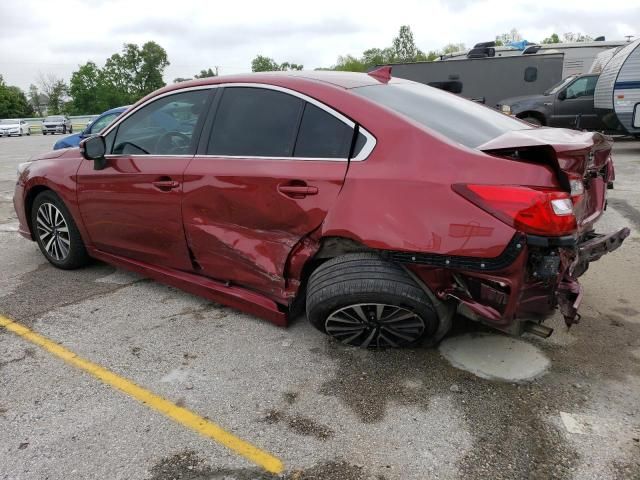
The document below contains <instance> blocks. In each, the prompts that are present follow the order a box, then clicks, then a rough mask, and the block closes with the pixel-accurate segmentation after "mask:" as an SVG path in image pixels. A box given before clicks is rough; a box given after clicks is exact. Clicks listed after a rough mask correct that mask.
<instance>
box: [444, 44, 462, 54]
mask: <svg viewBox="0 0 640 480" xmlns="http://www.w3.org/2000/svg"><path fill="white" fill-rule="evenodd" d="M464 49H465V46H464V43H448V44H447V45H445V46H444V47H442V54H443V55H447V54H449V53H456V52H462V51H464Z"/></svg>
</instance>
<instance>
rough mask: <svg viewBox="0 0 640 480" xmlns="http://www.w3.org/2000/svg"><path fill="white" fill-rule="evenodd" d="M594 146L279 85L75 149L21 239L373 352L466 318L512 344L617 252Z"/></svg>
mask: <svg viewBox="0 0 640 480" xmlns="http://www.w3.org/2000/svg"><path fill="white" fill-rule="evenodd" d="M612 180H613V163H612V159H611V142H610V140H608V139H607V138H606V137H604V136H602V135H601V134H598V133H595V134H594V133H585V132H576V131H570V130H563V129H552V128H535V127H532V126H531V125H530V124H528V123H526V122H522V121H520V120H518V119H515V118H511V117H508V116H506V115H503V114H501V113H499V112H497V111H495V110H494V109H490V108H487V107H485V106H483V105H479V104H477V103H474V102H471V101H468V100H465V99H463V98H460V97H457V96H455V95H452V94H450V93H447V92H444V91H442V90H438V89H435V88H432V87H428V86H426V85H423V84H419V83H415V82H411V81H408V80H399V79H394V78H390V71H389V69H381V70H378V71H374V72H371V73H370V74H364V73H362V74H360V73H345V72H322V71H318V72H282V73H270V74H249V75H239V76H233V77H213V78H207V79H201V80H196V81H191V82H185V83H180V84H175V85H171V86H168V87H165V88H163V89H161V90H159V91H157V92H155V93H153V94H151V95H149V96H147V97H146V98H144V99H143V100H141V101H140V102H138V103H137V104H136V105H135V106H133V107H132V108H131V109H129V110H128V111H127V112H126V113H125V114H123V115H121V116H120V117H119V118H118V119H117V120H116V121H115V122H113V123H112V124H111V125H110V126H109V127H107V128H106V129H105V130H104V131H103V132H101V133H100V134H99V135H96V136H92V137H89V138H86V139H84V140H82V141H81V142H80V148H79V149H77V150H76V149H67V150H58V151H55V152H51V153H46V154H43V155H40V156H39V157H37V158H36V159H35V160H33V161H30V162H27V163H24V164H21V165H20V167H19V179H18V182H17V185H16V189H15V195H14V203H15V208H16V212H17V215H18V219H19V231H20V233H21V234H22V235H23V236H25V237H26V238H28V239H31V240H35V241H37V243H38V245H39V247H40V249H41V251H42V253H43V255H44V256H45V257H46V258H47V260H48V261H49V262H51V263H52V264H53V265H54V266H56V267H59V268H62V269H73V268H78V267H81V266H83V265H85V264H86V263H87V262H88V261H89V259H90V258H91V257H93V258H97V259H100V260H103V261H106V262H108V263H111V264H113V265H117V266H121V267H124V268H127V269H131V270H134V271H137V272H140V273H142V274H144V275H147V276H149V277H151V278H154V279H157V280H160V281H163V282H166V283H168V284H170V285H173V286H175V287H179V288H183V289H184V290H187V291H189V292H192V293H195V294H199V295H202V296H204V297H207V298H209V299H211V300H213V301H216V302H221V303H225V304H227V305H229V306H232V307H235V308H238V309H240V310H243V311H245V312H248V313H251V314H256V315H259V316H262V317H264V318H266V319H268V320H270V321H272V322H274V323H276V324H278V325H282V326H284V325H286V324H287V320H288V318H290V317H291V316H292V315H294V314H295V312H297V311H299V310H298V309H299V308H301V305H305V304H306V313H307V317H308V319H309V320H310V322H311V323H312V324H313V325H314V326H315V327H316V328H318V329H319V330H321V331H323V332H325V333H327V334H329V335H331V336H333V337H335V338H336V339H338V340H340V341H341V342H343V343H345V344H350V345H359V346H362V347H387V346H391V347H395V346H405V345H413V344H415V343H416V342H419V341H421V340H422V339H428V340H429V341H430V342H435V341H437V340H439V339H440V338H442V336H443V335H444V334H445V333H446V332H447V331H448V330H449V328H450V326H451V322H452V317H453V314H454V312H455V311H456V310H460V311H461V312H463V313H465V314H466V315H468V316H469V317H471V318H473V319H475V320H478V321H481V322H483V323H486V324H487V325H490V326H492V327H494V328H497V329H500V330H502V331H505V332H509V333H511V334H520V333H522V332H523V331H530V332H532V333H537V334H539V335H543V336H546V335H548V334H550V332H551V329H550V328H548V327H547V326H544V325H543V324H542V323H541V322H542V320H543V319H544V318H545V317H546V316H548V315H549V314H551V313H552V312H553V311H554V309H555V308H556V307H557V306H559V308H560V311H561V312H562V314H563V315H564V318H565V321H566V322H567V323H568V324H572V323H575V322H577V321H578V319H579V315H578V313H577V309H578V306H579V304H580V301H581V299H582V287H581V286H580V285H579V283H578V277H579V276H580V275H582V274H583V273H584V272H585V271H586V270H587V268H588V266H589V263H590V262H591V261H594V260H597V259H599V258H600V257H601V256H602V255H604V254H606V253H607V252H609V251H612V250H614V249H616V248H617V247H619V246H620V245H621V243H622V242H623V240H624V239H625V238H626V237H627V236H628V235H629V229H628V228H623V229H620V230H618V231H616V232H613V233H607V234H598V233H595V231H594V224H595V223H596V221H597V220H598V218H599V217H600V216H601V215H602V213H603V210H604V205H605V192H606V184H607V182H608V181H612Z"/></svg>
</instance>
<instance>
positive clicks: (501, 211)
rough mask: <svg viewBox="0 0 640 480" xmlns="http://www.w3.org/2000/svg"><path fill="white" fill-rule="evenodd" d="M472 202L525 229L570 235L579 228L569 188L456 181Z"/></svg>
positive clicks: (540, 233)
mask: <svg viewBox="0 0 640 480" xmlns="http://www.w3.org/2000/svg"><path fill="white" fill-rule="evenodd" d="M453 189H454V190H455V191H456V192H457V193H459V194H460V195H462V196H463V197H465V198H466V199H467V200H469V201H470V202H472V203H474V204H475V205H477V206H478V207H480V208H482V209H483V210H485V211H486V212H488V213H490V214H491V215H493V216H494V217H496V218H499V219H500V220H502V221H503V222H505V223H506V224H508V225H511V226H512V227H513V228H515V229H517V230H520V231H522V232H525V233H531V234H534V235H544V236H560V235H568V234H571V233H573V232H575V230H576V229H577V224H576V217H575V215H574V213H573V202H572V200H571V196H570V194H569V193H567V192H562V191H558V190H551V189H545V188H534V187H521V186H515V185H467V184H457V185H453Z"/></svg>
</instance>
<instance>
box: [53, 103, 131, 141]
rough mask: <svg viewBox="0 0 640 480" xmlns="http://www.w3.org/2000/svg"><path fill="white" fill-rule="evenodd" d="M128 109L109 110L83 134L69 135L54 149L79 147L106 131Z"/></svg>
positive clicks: (89, 125)
mask: <svg viewBox="0 0 640 480" xmlns="http://www.w3.org/2000/svg"><path fill="white" fill-rule="evenodd" d="M127 108H129V107H128V106H126V107H116V108H112V109H111V110H107V111H106V112H104V113H102V114H101V115H100V116H99V117H97V118H96V119H95V120H93V121H92V122H90V123H89V124H87V126H86V127H85V129H84V130H83V131H82V132H80V133H76V134H74V135H69V136H68V137H64V138H61V139H60V140H58V141H57V142H56V143H55V144H54V145H53V149H54V150H59V149H61V148H71V147H77V146H78V144H79V143H80V140H82V139H83V138H87V137H90V136H91V135H97V134H98V133H100V132H101V131H102V130H104V128H105V127H107V126H108V125H109V124H110V123H111V122H113V121H114V120H115V119H116V118H118V115H120V114H121V113H122V112H124V111H125V110H126V109H127Z"/></svg>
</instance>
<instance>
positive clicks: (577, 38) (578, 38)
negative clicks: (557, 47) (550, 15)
mask: <svg viewBox="0 0 640 480" xmlns="http://www.w3.org/2000/svg"><path fill="white" fill-rule="evenodd" d="M563 37H564V41H565V42H567V43H573V42H592V41H593V37H592V36H591V35H585V34H582V33H580V32H578V33H573V32H567V33H565V34H564V35H563Z"/></svg>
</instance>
